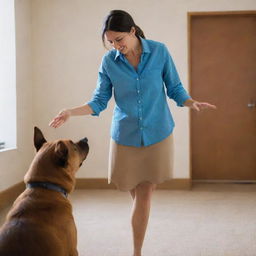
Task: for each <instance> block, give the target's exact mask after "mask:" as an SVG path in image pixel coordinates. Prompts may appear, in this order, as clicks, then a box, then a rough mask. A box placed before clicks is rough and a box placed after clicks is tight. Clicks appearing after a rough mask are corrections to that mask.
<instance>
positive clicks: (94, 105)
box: [86, 101, 100, 116]
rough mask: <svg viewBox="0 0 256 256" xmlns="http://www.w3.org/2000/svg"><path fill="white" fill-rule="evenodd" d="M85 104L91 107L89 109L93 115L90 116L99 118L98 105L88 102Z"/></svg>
mask: <svg viewBox="0 0 256 256" xmlns="http://www.w3.org/2000/svg"><path fill="white" fill-rule="evenodd" d="M86 104H88V105H89V106H90V107H91V109H92V110H93V113H92V114H91V115H92V116H99V114H100V109H99V107H98V105H97V104H96V103H95V102H93V101H89V102H87V103H86Z"/></svg>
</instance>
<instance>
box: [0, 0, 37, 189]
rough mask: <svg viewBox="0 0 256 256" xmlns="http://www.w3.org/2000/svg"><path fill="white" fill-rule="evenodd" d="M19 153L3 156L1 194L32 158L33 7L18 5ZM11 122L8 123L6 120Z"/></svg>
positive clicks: (19, 2)
mask: <svg viewBox="0 0 256 256" xmlns="http://www.w3.org/2000/svg"><path fill="white" fill-rule="evenodd" d="M15 24H16V59H17V66H16V81H17V89H16V90H17V149H13V150H8V151H3V152H0V166H1V167H0V191H1V190H4V189H6V188H8V187H10V186H12V185H14V184H16V183H19V182H20V181H21V180H22V179H23V176H24V174H25V171H26V170H27V168H28V165H29V163H30V162H31V159H32V156H33V148H32V140H31V138H32V132H33V130H32V123H33V122H32V115H33V111H32V108H33V106H32V91H31V89H32V84H31V4H30V1H29V0H17V1H16V2H15ZM4 121H5V122H8V120H4Z"/></svg>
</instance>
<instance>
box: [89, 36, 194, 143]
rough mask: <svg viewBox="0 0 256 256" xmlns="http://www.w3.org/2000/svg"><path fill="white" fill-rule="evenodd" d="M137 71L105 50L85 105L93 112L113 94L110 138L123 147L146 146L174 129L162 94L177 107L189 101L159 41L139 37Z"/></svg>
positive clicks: (102, 105)
mask: <svg viewBox="0 0 256 256" xmlns="http://www.w3.org/2000/svg"><path fill="white" fill-rule="evenodd" d="M140 40H141V43H142V54H141V59H140V63H139V65H138V67H137V70H136V69H135V68H134V67H133V66H132V65H131V64H130V63H129V62H128V60H127V59H126V57H125V56H124V55H123V54H122V53H121V52H119V51H118V50H115V49H113V50H110V51H108V52H107V53H106V54H105V55H104V57H103V59H102V63H101V66H100V68H99V73H98V82H97V88H96V89H95V91H94V95H93V97H92V99H91V101H89V102H87V103H88V104H89V106H90V107H91V108H92V110H93V111H94V113H93V114H92V115H96V116H98V115H99V113H100V112H101V111H102V110H104V109H105V108H106V107H107V103H108V101H109V99H110V98H111V96H112V92H114V98H115V102H116V105H115V109H114V114H113V119H112V126H111V137H112V138H113V140H115V141H116V142H117V143H118V144H122V145H126V146H135V147H141V146H149V145H151V144H154V143H157V142H160V141H161V140H163V139H165V138H166V137H168V136H169V135H170V134H171V133H172V131H173V128H174V121H173V118H172V115H171V113H170V110H169V107H168V104H167V100H166V95H167V96H168V97H169V98H170V99H173V100H174V101H175V102H176V103H177V105H178V106H180V107H182V106H183V103H184V102H185V101H186V100H187V99H189V98H191V97H190V96H189V95H188V93H187V92H186V90H185V89H184V88H183V86H182V83H181V81H180V78H179V75H178V73H177V70H176V68H175V65H174V63H173V60H172V58H171V56H170V54H169V52H168V50H167V48H166V46H165V45H164V44H162V43H160V42H156V41H152V40H146V39H143V38H140Z"/></svg>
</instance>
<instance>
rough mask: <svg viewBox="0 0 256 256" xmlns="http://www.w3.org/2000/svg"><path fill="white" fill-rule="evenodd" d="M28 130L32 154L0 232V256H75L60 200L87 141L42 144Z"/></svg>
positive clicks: (66, 206)
mask: <svg viewBox="0 0 256 256" xmlns="http://www.w3.org/2000/svg"><path fill="white" fill-rule="evenodd" d="M34 132H35V133H34V145H35V147H36V150H37V154H36V155H35V158H34V160H33V161H32V163H31V165H30V168H29V170H28V172H27V174H26V175H25V178H24V181H25V183H26V187H27V188H26V190H25V191H24V192H23V193H22V194H21V195H20V196H19V197H18V198H17V199H16V201H15V202H14V204H13V206H12V208H11V210H10V212H9V213H8V215H7V218H6V222H5V223H4V224H3V226H2V227H1V229H0V256H75V255H78V252H77V249H76V246H77V237H76V226H75V222H74V219H73V215H72V206H71V204H70V202H69V200H68V199H67V198H66V196H67V194H68V193H70V192H71V191H72V190H73V189H74V185H75V173H76V171H77V170H78V169H79V167H80V166H81V164H82V162H83V161H84V160H85V158H86V156H87V154H88V151H89V146H88V144H87V139H86V138H84V139H82V140H80V141H79V142H77V143H73V142H72V141H71V140H57V141H54V142H47V141H46V140H45V138H44V136H43V134H42V132H41V131H40V130H39V129H38V128H36V127H35V131H34Z"/></svg>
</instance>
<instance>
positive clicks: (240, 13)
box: [187, 10, 256, 184]
mask: <svg viewBox="0 0 256 256" xmlns="http://www.w3.org/2000/svg"><path fill="white" fill-rule="evenodd" d="M252 15H253V16H255V15H256V10H255V11H254V10H245V11H218V12H209V11H206V12H188V13H187V37H188V41H187V43H188V44H187V49H188V90H189V93H190V95H191V94H192V91H193V84H192V80H191V73H192V65H191V63H192V58H191V41H192V40H191V39H192V34H191V30H192V29H191V28H192V21H193V18H197V17H202V16H252ZM191 120H192V110H191V109H190V110H189V127H190V128H189V176H190V177H189V179H190V182H191V184H192V183H193V182H195V181H193V179H192V171H193V170H192V131H191V130H192V129H191V126H192V125H191V123H192V121H191ZM199 182H205V183H243V184H244V183H247V181H242V182H241V181H235V180H232V181H231V180H200V181H199ZM248 182H249V183H256V181H248Z"/></svg>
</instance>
